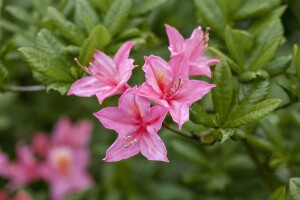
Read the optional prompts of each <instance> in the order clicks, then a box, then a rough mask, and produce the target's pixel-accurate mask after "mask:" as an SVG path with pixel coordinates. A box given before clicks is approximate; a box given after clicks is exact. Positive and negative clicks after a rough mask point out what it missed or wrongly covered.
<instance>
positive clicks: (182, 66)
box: [169, 53, 189, 87]
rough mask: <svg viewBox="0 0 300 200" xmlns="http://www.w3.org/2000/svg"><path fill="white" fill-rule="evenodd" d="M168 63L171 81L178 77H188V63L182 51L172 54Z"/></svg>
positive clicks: (175, 80) (176, 79)
mask: <svg viewBox="0 0 300 200" xmlns="http://www.w3.org/2000/svg"><path fill="white" fill-rule="evenodd" d="M169 65H170V66H171V69H172V77H173V83H175V82H177V81H178V79H179V78H181V79H188V76H189V63H188V61H187V59H186V57H185V55H184V54H183V53H180V54H177V55H175V56H172V58H171V60H170V61H169ZM172 86H173V85H171V87H172Z"/></svg>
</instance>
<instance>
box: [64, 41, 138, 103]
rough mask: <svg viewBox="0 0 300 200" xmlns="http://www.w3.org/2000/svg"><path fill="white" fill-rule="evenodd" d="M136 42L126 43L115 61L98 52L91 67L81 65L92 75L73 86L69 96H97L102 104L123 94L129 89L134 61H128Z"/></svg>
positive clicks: (115, 57)
mask: <svg viewBox="0 0 300 200" xmlns="http://www.w3.org/2000/svg"><path fill="white" fill-rule="evenodd" d="M134 43H135V42H126V43H125V44H124V45H123V46H122V47H121V48H120V49H119V50H118V52H117V53H116V55H115V56H114V59H111V58H110V57H109V56H107V55H106V54H104V53H103V52H101V51H98V50H96V51H95V53H94V57H93V59H92V61H91V62H90V66H89V67H88V68H87V67H83V66H81V65H80V64H79V63H78V64H79V65H80V66H81V67H82V68H83V69H84V70H85V71H86V72H87V73H88V74H89V75H90V76H86V77H83V78H81V79H79V80H77V81H76V82H75V83H73V85H72V86H71V88H70V90H69V92H68V95H71V94H73V95H76V96H80V97H91V96H94V95H96V96H97V98H98V101H99V103H100V104H102V101H103V100H104V99H106V98H108V97H110V96H113V95H116V94H122V93H123V92H125V90H126V89H127V88H128V87H129V85H128V84H127V81H128V80H129V78H130V77H131V74H132V70H133V68H134V67H135V66H134V65H133V59H128V56H129V53H130V50H131V48H132V46H133V45H134Z"/></svg>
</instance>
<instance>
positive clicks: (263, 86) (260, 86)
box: [240, 80, 270, 104]
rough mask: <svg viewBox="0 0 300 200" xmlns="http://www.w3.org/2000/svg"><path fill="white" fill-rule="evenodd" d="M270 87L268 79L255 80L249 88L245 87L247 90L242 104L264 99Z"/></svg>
mask: <svg viewBox="0 0 300 200" xmlns="http://www.w3.org/2000/svg"><path fill="white" fill-rule="evenodd" d="M269 88H270V83H269V81H268V80H263V81H256V82H254V83H253V84H251V87H250V88H249V89H248V90H247V89H245V88H244V91H246V92H245V95H244V98H243V99H242V101H241V102H240V104H245V103H247V104H249V103H251V104H252V103H257V102H260V101H262V100H264V99H265V98H266V97H267V95H268V92H269Z"/></svg>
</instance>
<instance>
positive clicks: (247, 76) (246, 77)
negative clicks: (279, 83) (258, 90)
mask: <svg viewBox="0 0 300 200" xmlns="http://www.w3.org/2000/svg"><path fill="white" fill-rule="evenodd" d="M268 78H269V74H268V72H266V71H265V70H258V71H256V72H251V71H248V72H244V73H242V74H241V75H240V76H239V78H238V80H239V82H241V83H247V82H252V81H254V80H259V79H260V80H265V79H268Z"/></svg>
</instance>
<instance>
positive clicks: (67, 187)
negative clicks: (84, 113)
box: [33, 117, 92, 200]
mask: <svg viewBox="0 0 300 200" xmlns="http://www.w3.org/2000/svg"><path fill="white" fill-rule="evenodd" d="M91 130H92V124H91V123H90V122H89V121H87V120H82V121H79V122H77V123H75V124H73V123H72V122H71V121H70V120H69V119H68V118H65V117H64V118H61V119H60V120H59V121H58V122H57V124H56V125H55V127H54V129H53V131H52V135H51V138H49V137H48V136H47V135H46V134H45V133H39V134H37V135H36V136H35V138H34V139H33V146H34V147H35V151H36V152H39V155H41V156H43V157H44V160H45V162H44V163H43V164H41V166H40V168H39V170H40V171H39V172H40V175H41V177H42V179H44V180H45V181H47V182H48V183H49V185H50V192H51V196H52V199H53V200H62V199H65V198H66V197H67V196H68V195H69V194H70V193H72V192H76V191H80V190H83V189H85V188H87V187H89V186H90V185H91V184H92V179H91V177H90V176H89V174H88V172H87V167H88V164H89V162H90V157H89V150H88V147H87V145H88V142H89V139H90V137H91Z"/></svg>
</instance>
